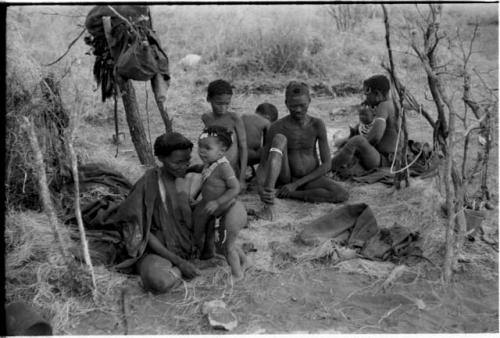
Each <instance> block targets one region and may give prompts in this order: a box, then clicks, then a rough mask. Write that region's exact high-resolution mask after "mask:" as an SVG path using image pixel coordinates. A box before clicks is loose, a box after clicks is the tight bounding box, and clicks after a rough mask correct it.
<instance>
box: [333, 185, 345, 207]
mask: <svg viewBox="0 0 500 338" xmlns="http://www.w3.org/2000/svg"><path fill="white" fill-rule="evenodd" d="M348 199H349V192H348V191H347V190H346V189H344V188H343V187H341V186H339V185H337V187H336V189H335V192H334V194H333V203H342V202H345V201H347V200H348Z"/></svg>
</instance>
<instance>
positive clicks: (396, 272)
mask: <svg viewBox="0 0 500 338" xmlns="http://www.w3.org/2000/svg"><path fill="white" fill-rule="evenodd" d="M405 270H406V265H404V264H403V265H396V266H395V267H394V269H392V271H391V272H390V273H389V275H388V276H387V278H386V279H385V281H384V282H383V283H382V285H381V286H380V288H379V291H380V290H383V291H385V290H386V289H387V288H388V287H389V286H390V285H391V284H392V283H393V282H394V280H396V279H397V278H398V277H400V276H401V275H402V274H403V272H404V271H405Z"/></svg>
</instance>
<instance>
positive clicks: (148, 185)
mask: <svg viewBox="0 0 500 338" xmlns="http://www.w3.org/2000/svg"><path fill="white" fill-rule="evenodd" d="M98 168H99V167H93V168H92V170H91V172H90V171H85V170H84V172H83V175H84V176H85V177H87V179H88V180H90V181H96V180H100V181H105V182H108V183H109V182H110V180H112V179H109V178H108V179H104V176H105V175H106V171H105V170H104V169H103V171H100V170H99V169H98ZM160 174H161V173H160V168H154V169H150V170H148V171H147V172H146V173H145V174H144V176H143V177H141V178H140V179H139V180H138V181H137V183H136V184H135V185H134V186H133V187H132V189H131V190H130V192H129V193H128V195H127V196H126V198H123V197H121V198H120V197H118V198H117V197H116V196H113V195H110V196H104V197H103V198H101V199H99V200H97V201H94V202H92V203H90V204H88V205H86V206H84V207H83V208H82V217H83V220H84V225H85V228H86V229H88V231H87V234H88V237H89V239H90V240H89V242H90V243H89V244H90V248H91V255H92V253H94V255H93V256H94V257H93V258H98V261H99V262H100V263H103V264H105V265H109V264H116V263H118V264H117V265H115V268H117V269H120V270H123V271H125V272H130V271H131V269H132V268H133V265H134V263H135V262H136V261H137V260H138V259H139V258H140V257H142V255H143V254H144V252H145V251H146V246H147V242H148V238H149V237H148V235H149V233H150V231H153V232H155V231H159V232H161V234H162V237H163V242H164V245H165V246H166V248H167V249H169V250H170V251H172V252H173V253H175V254H177V255H178V256H180V257H183V258H189V255H190V254H191V250H192V248H191V243H192V239H191V231H192V229H189V228H188V227H186V226H182V225H181V224H180V222H179V221H178V219H179V210H177V208H175V209H174V208H173V207H172V206H173V205H175V202H172V197H173V196H169V194H168V191H172V189H175V185H174V186H172V187H168V188H169V189H167V194H166V196H165V197H166V199H167V202H168V203H166V204H167V206H165V204H164V203H163V201H162V198H161V194H160V188H159V184H158V183H159V175H160ZM92 175H93V176H94V177H93V178H91V177H92ZM103 175H104V176H103ZM99 177H100V178H99ZM115 181H116V180H115ZM118 181H119V180H118ZM117 196H120V195H119V194H118V195H117ZM69 221H70V223H74V220H73V222H71V220H69ZM100 236H104V237H105V238H103V237H100ZM104 242H106V243H104ZM106 246H107V247H106ZM92 249H94V250H92Z"/></svg>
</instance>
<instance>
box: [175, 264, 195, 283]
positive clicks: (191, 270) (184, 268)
mask: <svg viewBox="0 0 500 338" xmlns="http://www.w3.org/2000/svg"><path fill="white" fill-rule="evenodd" d="M177 267H178V268H179V270H181V272H182V275H183V276H184V277H186V278H187V279H193V278H194V277H196V276H198V275H199V274H200V271H199V270H198V269H197V268H196V267H195V266H194V265H193V264H191V263H189V262H188V261H182V262H181V263H180V264H179V265H178V266H177Z"/></svg>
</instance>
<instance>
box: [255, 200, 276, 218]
mask: <svg viewBox="0 0 500 338" xmlns="http://www.w3.org/2000/svg"><path fill="white" fill-rule="evenodd" d="M255 216H256V217H257V218H258V219H263V220H266V221H274V218H275V210H274V206H273V205H272V204H264V207H263V208H262V209H261V210H260V211H257V212H256V213H255Z"/></svg>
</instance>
